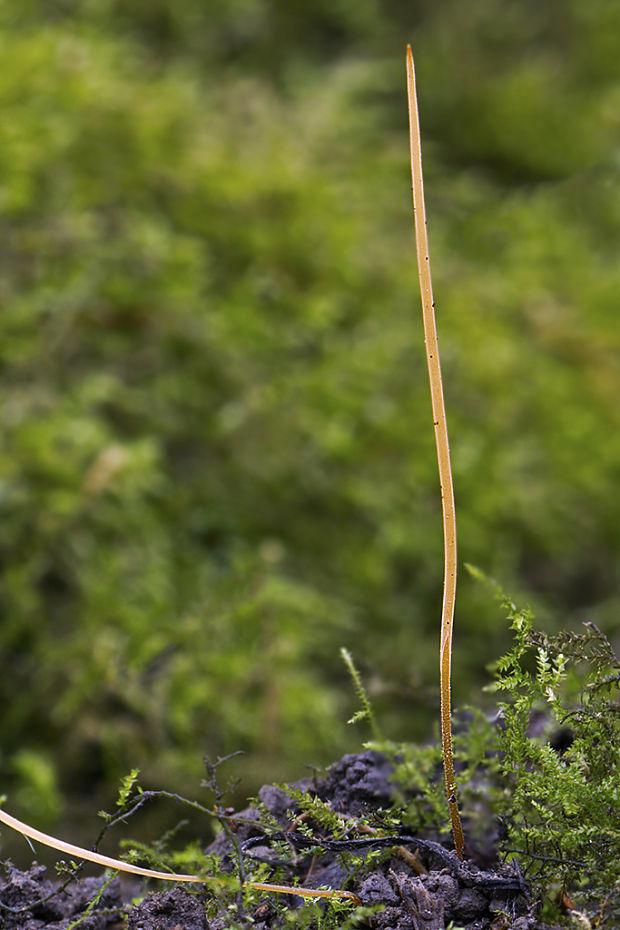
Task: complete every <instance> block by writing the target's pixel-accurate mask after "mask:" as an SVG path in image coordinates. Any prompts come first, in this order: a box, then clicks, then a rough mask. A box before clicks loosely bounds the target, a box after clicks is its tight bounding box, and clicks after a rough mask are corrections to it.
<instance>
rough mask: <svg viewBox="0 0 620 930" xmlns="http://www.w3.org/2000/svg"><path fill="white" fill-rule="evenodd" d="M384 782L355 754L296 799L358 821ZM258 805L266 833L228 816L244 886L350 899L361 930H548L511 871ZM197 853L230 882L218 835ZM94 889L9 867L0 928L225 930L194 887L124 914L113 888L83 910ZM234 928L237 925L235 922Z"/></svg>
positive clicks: (275, 904) (272, 905)
mask: <svg viewBox="0 0 620 930" xmlns="http://www.w3.org/2000/svg"><path fill="white" fill-rule="evenodd" d="M390 775H391V767H390V764H389V762H388V761H387V760H386V759H385V758H384V757H382V756H380V755H379V754H377V753H374V752H364V753H361V754H359V755H349V756H345V757H344V758H343V759H341V760H340V761H339V762H337V763H335V764H334V765H332V766H331V767H330V769H328V772H327V775H326V777H325V778H322V779H306V780H305V781H303V782H299V783H298V784H297V786H296V787H298V788H302V789H303V790H304V791H306V792H307V793H309V794H310V795H314V796H316V797H318V798H319V799H321V800H322V801H328V802H329V804H330V807H331V809H332V810H333V811H335V812H337V813H339V814H345V815H347V816H348V817H351V818H356V817H359V816H361V815H365V816H366V817H368V815H369V813H370V814H371V813H372V812H373V811H377V810H379V809H387V808H389V807H390V805H391V802H392V788H391V784H390ZM259 798H260V800H261V802H262V804H263V805H264V808H265V809H266V811H268V812H269V815H270V819H271V824H270V825H269V826H267V825H266V816H265V810H263V811H260V810H258V809H257V808H255V807H248V808H247V809H246V810H244V811H242V812H240V814H239V815H238V816H239V821H241V822H238V823H236V826H235V843H236V846H237V854H239V853H241V854H242V855H243V858H244V862H245V867H246V869H247V871H248V872H249V873H250V874H251V872H252V867H253V865H255V864H256V863H257V862H260V863H268V864H270V865H277V866H278V867H279V868H280V870H282V869H283V868H284V870H285V873H286V878H285V880H286V883H287V884H291V883H294V882H295V881H297V882H298V883H300V884H303V885H304V886H305V887H307V888H308V887H309V888H312V887H328V888H334V889H336V888H340V889H346V890H348V891H352V892H354V893H355V894H356V895H357V896H358V897H359V899H360V901H361V902H362V904H363V905H380V906H381V907H380V908H378V909H377V910H376V912H375V913H373V914H372V915H371V916H369V917H368V918H366V925H367V926H369V927H371V928H373V930H444V928H446V927H447V926H448V925H449V924H450V922H451V921H453V922H454V927H455V928H463V930H509V928H510V930H551V928H548V927H547V928H546V925H544V924H543V923H541V922H540V921H539V919H538V917H537V914H536V904H535V901H534V900H533V897H532V895H531V892H530V889H529V888H528V886H527V885H526V883H525V882H524V881H523V878H522V876H521V874H520V872H519V871H518V867H517V866H516V865H515V864H514V863H513V864H510V865H506V864H504V865H501V864H496V865H495V866H493V867H490V866H487V867H486V868H482V867H480V866H479V865H476V864H475V863H474V862H473V861H472V860H471V859H469V860H467V861H466V862H465V863H461V862H459V860H458V858H457V856H456V854H455V853H454V852H451V851H450V850H449V849H448V848H446V847H445V846H443V845H441V844H440V843H439V842H437V840H436V838H429V837H421V836H413V835H409V834H408V833H407V831H406V830H404V829H402V830H399V831H398V832H396V833H395V834H394V835H391V836H389V837H386V836H385V830H382V831H381V834H382V835H378V834H377V835H374V834H373V833H372V832H370V833H360V832H359V831H355V832H352V835H351V838H350V839H347V838H345V839H339V840H337V841H336V840H333V839H331V838H329V837H328V834H326V835H325V836H321V833H320V829H321V828H320V827H319V826H318V825H316V824H314V826H313V825H312V823H311V821H310V820H309V819H308V818H307V815H306V819H305V820H304V818H303V817H299V813H300V811H299V809H298V808H297V806H296V804H295V802H294V801H292V800H291V798H290V797H289V796H288V795H287V794H285V793H284V791H282V790H281V789H280V788H277V787H275V786H273V785H266V786H265V787H263V788H262V789H261V791H260V793H259ZM278 827H279V828H280V830H278ZM310 827H313V829H309V828H310ZM283 843H286V846H287V848H288V849H289V851H291V852H292V853H293V855H292V856H291V855H289V856H288V857H287V858H286V859H283V858H282V844H283ZM319 843H320V845H319ZM207 852H209V853H213V854H216V855H218V856H220V857H222V866H223V869H224V870H225V871H226V870H228V871H230V872H231V873H234V872H235V871H236V864H235V863H236V859H235V853H234V850H233V849H232V845H231V842H230V840H229V839H228V838H227V837H226V835H225V834H224V833H222V834H220V836H219V837H218V838H217V839H216V840H215V842H214V843H212V844H211V846H210V847H209V849H208V850H207ZM485 857H486V858H487V859H488V849H486V850H485ZM480 861H483V860H482V859H480ZM264 880H265V881H269V877H267V878H265V879H264ZM279 883H282V871H280V873H279ZM104 884H105V882H104V879H95V878H87V879H83V880H80V881H75V882H73V883H72V884H71V885H69V886H68V887H67V888H66V889H64V890H62V891H59V892H57V893H55V894H54V888H55V886H54V883H52V882H51V881H50V880H48V879H46V877H45V869H44V868H43V867H41V866H37V865H34V866H33V867H32V868H31V869H30V870H29V871H28V872H19V871H17V870H15V869H13V868H12V867H11V866H10V865H9V866H7V875H6V878H5V879H4V880H3V881H0V906H1V908H2V910H0V928H2V930H18V928H19V930H43V928H46V930H69V928H71V930H72V928H73V927H74V926H75V927H76V928H77V927H79V928H80V930H113V928H114V930H121V928H123V930H125V928H126V930H227V928H229V927H230V926H231V919H230V914H229V913H228V912H227V911H224V910H222V911H220V912H219V913H218V912H217V908H216V912H215V913H213V911H214V905H213V898H212V896H210V895H209V892H206V891H201V890H197V889H196V887H192V889H191V890H189V889H188V888H187V887H186V886H181V885H176V886H174V887H172V888H171V889H168V890H166V891H162V892H158V893H150V894H146V896H145V897H144V898H143V900H142V901H141V903H139V904H137V905H135V906H133V907H129V906H127V905H126V906H125V907H123V901H122V894H121V885H120V882H119V880H118V878H115V879H113V880H112V881H108V883H107V886H106V887H105V888H104V889H103V891H102V892H101V894H100V898H99V899H98V900H96V901H95V902H94V903H92V902H93V901H94V899H96V897H97V894H98V893H99V892H100V891H101V889H102V887H103V885H104ZM57 885H58V883H56V886H57ZM198 889H200V886H198ZM205 903H208V904H209V908H208V911H207V910H206V909H205ZM89 905H90V909H88V908H89ZM308 906H309V905H308V904H307V903H306V902H304V900H303V899H302V898H300V897H299V896H297V895H295V896H293V895H285V896H283V895H273V894H266V895H265V896H264V898H262V899H261V900H259V901H258V903H257V905H256V906H255V907H254V908H253V910H252V912H251V913H248V914H246V915H245V916H246V917H247V918H250V919H249V920H248V921H247V926H248V927H253V928H254V930H276V928H277V927H279V926H280V925H283V919H282V911H283V908H288V909H291V910H294V909H298V908H303V907H308ZM310 906H311V907H312V906H313V905H310ZM314 906H315V907H316V905H314ZM320 906H322V907H324V906H325V905H324V904H323V905H320ZM207 912H208V913H209V914H210V916H209V917H207ZM80 918H81V919H80ZM236 920H237V923H238V924H239V923H242V922H243V916H242V917H239V916H237V918H236Z"/></svg>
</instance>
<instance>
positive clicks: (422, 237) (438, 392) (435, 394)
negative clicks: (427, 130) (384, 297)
mask: <svg viewBox="0 0 620 930" xmlns="http://www.w3.org/2000/svg"><path fill="white" fill-rule="evenodd" d="M407 95H408V100H409V141H410V148H411V177H412V181H413V217H414V224H415V243H416V252H417V258H418V276H419V279H420V294H421V296H422V317H423V321H424V342H425V344H426V361H427V364H428V376H429V380H430V388H431V406H432V409H433V423H434V426H435V444H436V446H437V464H438V466H439V483H440V486H441V505H442V512H443V536H444V582H443V606H442V611H441V642H440V648H439V678H440V691H441V748H442V751H443V765H444V773H445V778H446V794H447V798H448V807H449V810H450V819H451V821H452V834H453V836H454V845H455V847H456V851H457V854H458V856H459V859H462V858H463V846H464V844H465V840H464V837H463V828H462V826H461V818H460V816H459V808H458V800H457V796H456V780H455V777H454V760H453V756H452V719H451V716H452V713H451V706H450V671H451V657H452V626H453V622H454V601H455V597H456V522H455V511H454V489H453V486H452V468H451V465H450V446H449V444H448V426H447V423H446V408H445V404H444V398H443V383H442V380H441V366H440V364H439V347H438V344H437V326H436V323H435V302H434V300H433V286H432V281H431V269H430V259H429V254H428V236H427V232H426V210H425V207H424V185H423V181H422V148H421V144H420V122H419V117H418V102H417V97H416V89H415V71H414V67H413V55H412V53H411V46H410V45H408V46H407Z"/></svg>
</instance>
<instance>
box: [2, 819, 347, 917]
mask: <svg viewBox="0 0 620 930" xmlns="http://www.w3.org/2000/svg"><path fill="white" fill-rule="evenodd" d="M0 823H3V824H4V825H5V826H7V827H10V828H11V830H16V831H17V832H18V833H21V835H22V836H27V837H29V838H30V839H32V840H36V841H37V842H38V843H42V844H43V845H44V846H49V847H50V848H51V849H57V850H58V851H59V852H64V853H66V854H67V855H68V856H75V857H76V858H77V859H86V860H87V861H88V862H95V863H96V864H97V865H103V866H105V867H106V868H108V869H115V870H116V871H117V872H130V873H131V874H132V875H142V876H144V877H145V878H157V879H159V881H165V882H198V883H200V882H203V883H204V882H205V881H206V879H205V877H202V878H201V877H200V876H198V875H184V874H177V873H172V872H157V871H156V870H155V869H143V868H142V866H140V865H132V864H131V863H130V862H123V861H122V860H121V859H112V858H111V857H110V856H103V855H101V853H98V852H95V851H94V850H92V849H84V848H83V847H82V846H74V845H73V843H65V841H64V840H58V839H56V837H54V836H49V834H47V833H42V832H41V830H37V829H35V827H30V826H29V825H28V824H27V823H22V821H21V820H18V819H17V817H13V816H11V814H7V813H6V811H3V810H1V809H0ZM243 887H244V888H255V889H258V890H259V891H271V892H274V893H276V894H296V895H299V896H300V897H303V898H348V899H349V900H350V901H354V902H355V903H356V904H359V903H360V899H359V898H358V896H357V895H356V894H354V893H353V892H352V891H340V890H339V889H337V890H335V891H318V890H316V889H314V888H298V887H297V886H296V885H271V884H267V883H265V882H243Z"/></svg>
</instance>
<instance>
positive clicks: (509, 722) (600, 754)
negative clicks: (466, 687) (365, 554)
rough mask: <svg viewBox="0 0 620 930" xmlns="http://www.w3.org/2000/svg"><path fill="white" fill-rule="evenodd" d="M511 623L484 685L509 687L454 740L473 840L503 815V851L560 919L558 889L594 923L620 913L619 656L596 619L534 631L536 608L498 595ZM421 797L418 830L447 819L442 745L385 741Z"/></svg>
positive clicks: (403, 780) (406, 783)
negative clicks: (575, 628)
mask: <svg viewBox="0 0 620 930" xmlns="http://www.w3.org/2000/svg"><path fill="white" fill-rule="evenodd" d="M502 600H503V603H504V606H505V608H506V609H507V611H508V616H509V619H510V621H511V627H512V629H513V630H514V631H515V644H514V647H513V649H512V650H511V651H510V652H509V653H507V654H506V655H505V656H503V657H502V658H501V659H500V660H498V661H497V662H496V663H495V675H494V677H495V680H494V682H493V684H492V685H490V686H489V688H488V689H487V690H491V691H494V692H499V693H502V694H503V695H505V700H503V701H501V702H500V704H499V715H498V716H497V717H496V718H495V720H493V721H491V720H489V719H487V718H486V717H485V716H484V715H483V714H481V713H480V711H479V709H475V708H474V709H470V711H469V714H470V716H471V717H472V719H471V722H469V721H468V723H467V724H466V725H465V727H463V728H462V732H461V735H460V736H457V738H456V739H455V757H456V761H457V768H458V773H459V775H458V777H459V784H460V785H461V787H462V796H463V811H464V812H465V816H466V823H465V828H466V836H467V837H468V838H469V839H470V841H471V842H472V845H473V847H474V848H475V847H476V845H477V844H481V845H482V844H484V843H485V842H488V836H489V833H490V832H491V829H492V824H493V823H500V824H501V825H502V833H503V838H502V839H501V841H500V843H499V850H500V852H503V853H505V855H506V856H507V857H508V858H515V857H516V858H517V859H518V861H519V863H520V864H521V866H522V868H523V871H524V874H525V876H526V878H527V879H528V881H530V882H532V883H533V885H534V887H535V888H536V889H537V891H538V893H539V894H540V895H541V897H542V898H543V899H544V900H545V902H546V908H547V910H548V916H549V918H550V919H558V918H559V916H560V913H561V912H560V910H559V909H558V904H559V903H561V901H562V898H561V894H562V892H569V893H570V894H571V895H572V897H573V899H574V904H573V906H574V908H575V909H576V910H579V911H580V913H581V912H583V913H588V912H589V914H590V917H591V918H592V920H595V918H597V919H599V921H600V922H599V923H596V921H595V922H594V923H593V924H592V926H609V927H614V926H616V925H617V922H618V919H620V794H619V792H620V783H619V781H618V770H619V765H620V704H619V702H618V693H619V691H618V683H619V681H620V659H619V658H618V656H617V655H616V654H615V653H614V651H613V648H612V647H611V645H610V643H609V641H608V639H607V638H606V637H605V636H604V635H603V634H602V633H601V631H600V630H599V629H598V628H597V627H596V626H595V625H594V624H592V623H589V624H586V628H585V632H584V633H574V632H566V631H562V632H560V633H557V634H555V635H548V634H545V633H540V632H537V631H535V630H534V629H533V626H532V616H531V612H530V611H529V610H520V609H518V608H517V607H516V606H515V604H513V603H512V602H511V601H509V600H508V599H507V598H505V597H503V598H502ZM383 748H384V749H387V750H388V751H389V752H390V753H391V754H392V755H393V756H394V758H395V759H397V760H398V769H397V780H398V782H399V783H400V784H401V785H402V787H403V790H404V791H406V792H411V791H413V792H414V793H413V798H412V799H411V800H410V801H409V802H408V803H407V804H406V814H405V818H406V820H407V821H408V822H409V823H410V824H411V825H412V826H413V828H414V830H416V831H423V830H424V829H425V828H427V827H429V826H436V825H439V824H440V825H442V828H443V830H444V831H445V832H446V833H448V832H449V830H450V824H449V820H448V817H447V812H446V810H445V794H444V787H443V783H442V779H441V777H440V765H441V748H440V747H439V746H437V745H431V746H428V747H411V746H399V745H392V746H389V745H387V746H384V747H383Z"/></svg>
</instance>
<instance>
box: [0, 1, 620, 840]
mask: <svg viewBox="0 0 620 930" xmlns="http://www.w3.org/2000/svg"><path fill="white" fill-rule="evenodd" d="M275 7H278V8H277V9H276V8H275ZM539 7H540V5H535V4H533V3H530V2H529V0H523V2H521V3H518V4H514V3H508V2H507V0H475V2H474V0H467V2H465V3H463V2H457V0H439V2H432V3H431V2H430V0H429V2H420V4H419V5H418V6H417V7H416V9H415V10H413V11H412V9H411V4H410V3H405V2H404V0H401V2H399V0H390V2H388V3H387V4H385V5H382V7H381V9H379V7H378V5H376V4H375V3H373V2H371V0H362V2H355V3H353V2H343V3H340V4H333V3H331V4H328V3H324V2H321V3H316V4H311V5H308V7H307V8H297V7H293V6H291V5H288V4H279V5H275V4H267V3H265V2H263V0H244V2H243V3H241V2H236V0H235V2H230V3H220V4H215V3H214V4H204V3H203V2H200V0H154V2H149V3H142V2H138V0H113V2H109V0H105V2H104V0H53V2H49V0H45V2H42V0H29V2H24V3H20V4H17V3H15V2H11V0H4V2H2V3H0V37H1V38H2V48H3V67H2V73H1V74H0V110H1V112H2V120H1V121H0V224H1V226H2V242H3V262H2V269H1V271H0V295H1V301H2V305H1V308H0V309H1V312H0V365H1V367H2V392H3V403H2V411H3V412H2V446H1V448H0V508H1V513H0V520H1V524H2V538H1V540H0V564H1V571H2V579H1V589H0V599H1V609H2V625H1V627H0V648H1V650H2V656H3V662H4V668H5V674H4V675H3V678H2V682H1V683H0V694H1V700H2V707H3V738H2V755H1V757H0V768H1V771H2V778H3V790H7V791H8V792H9V794H10V803H11V804H12V803H13V802H15V804H16V807H17V808H18V810H17V813H21V814H22V815H23V816H24V817H25V818H26V819H28V817H27V816H26V815H27V814H28V813H31V812H32V810H33V807H32V799H33V794H36V793H40V790H41V786H45V795H46V796H45V799H43V800H42V801H41V802H40V803H39V806H38V807H37V809H36V819H37V822H38V825H39V826H41V827H46V826H50V825H51V824H52V822H53V821H55V820H57V818H58V816H59V813H60V808H61V804H62V802H61V799H62V798H65V799H74V798H79V796H80V795H84V796H87V797H88V798H89V809H92V806H93V805H92V797H93V795H94V794H95V793H99V794H100V795H101V796H102V801H101V803H103V804H105V803H107V802H108V800H109V798H110V797H111V796H112V792H113V785H114V784H116V783H117V782H118V780H119V778H120V776H121V774H122V773H123V772H126V771H128V770H129V769H131V768H132V767H134V766H137V767H139V768H140V769H141V771H142V772H143V778H144V781H145V784H157V785H161V784H164V785H167V786H169V787H171V788H172V787H174V789H175V790H182V791H185V792H186V793H188V792H189V791H191V786H192V785H194V784H195V781H196V778H197V777H199V770H200V757H201V755H202V754H203V753H204V752H205V751H206V752H209V754H211V755H212V756H213V757H215V756H217V755H223V754H225V753H227V752H231V751H233V750H236V749H239V748H242V749H244V750H246V751H247V756H246V758H245V760H244V761H242V762H241V763H240V764H239V766H238V771H241V772H242V773H243V779H244V780H243V785H242V790H243V791H244V793H248V792H252V791H253V790H255V789H256V788H257V787H258V786H259V785H260V784H261V783H262V782H263V781H274V780H281V779H284V778H287V777H297V775H298V773H299V767H300V765H302V764H303V763H304V762H311V763H325V762H330V761H332V760H333V759H334V758H336V757H337V756H338V755H339V754H340V753H341V752H342V751H344V750H345V749H347V748H352V747H353V746H354V741H353V735H352V733H351V731H350V730H347V727H346V724H345V721H346V719H347V718H348V717H350V716H351V710H350V696H349V692H348V690H347V688H346V670H345V669H344V668H343V667H342V664H341V662H340V660H339V656H338V650H339V648H340V646H341V645H342V644H343V643H344V644H346V645H348V646H349V647H350V648H353V647H354V652H355V657H356V661H358V662H359V663H360V666H361V668H362V670H363V672H364V675H365V678H366V680H367V681H368V690H369V693H370V696H371V698H372V701H373V704H374V706H375V708H376V714H377V718H378V719H379V720H380V721H381V724H382V728H383V730H384V732H386V733H387V734H389V735H390V736H391V737H393V738H394V739H401V738H403V739H408V738H409V737H412V738H414V737H423V736H424V735H425V734H426V732H427V729H428V726H429V720H431V719H433V718H434V716H435V714H436V705H437V692H436V660H435V655H436V643H437V613H438V604H439V602H440V598H441V532H440V522H439V499H438V493H437V489H436V484H437V481H436V475H435V465H434V458H433V451H432V435H431V434H430V431H429V430H428V429H427V428H426V426H427V424H428V422H429V404H428V396H427V375H426V371H425V367H424V364H425V363H424V357H423V353H422V349H421V345H422V342H421V324H420V322H419V319H418V312H417V306H418V297H417V293H416V284H415V270H414V266H413V261H412V233H411V218H410V207H409V181H408V177H407V172H408V165H407V158H406V111H405V103H404V93H403V80H402V54H403V48H404V45H405V42H406V41H408V40H410V41H411V42H412V44H413V46H414V49H415V52H416V66H417V72H418V80H419V86H420V94H421V100H420V106H421V119H422V130H423V138H424V140H425V166H426V174H427V176H426V192H427V198H428V208H429V218H430V219H429V222H430V228H429V231H430V235H431V248H432V250H433V267H434V272H435V290H436V297H437V305H438V325H439V328H440V338H441V344H442V351H443V371H444V378H445V381H446V384H445V390H446V398H447V403H448V407H449V419H450V427H451V432H452V453H453V466H454V472H455V488H456V496H457V506H458V509H459V528H460V551H461V558H462V559H467V560H468V561H472V562H475V563H476V564H480V565H482V566H483V567H484V569H485V570H486V571H487V572H488V573H489V574H492V575H493V576H495V577H499V578H501V579H502V582H503V584H504V585H505V586H506V587H507V588H510V589H511V590H515V591H516V592H518V596H519V598H520V597H521V596H523V597H526V598H528V599H530V600H531V601H532V603H533V604H534V605H535V608H536V610H537V612H538V613H539V615H540V616H542V618H543V622H544V623H545V625H546V626H547V627H548V628H549V629H550V630H552V631H553V630H554V629H557V626H555V624H556V622H557V621H556V620H554V617H559V618H562V619H561V624H562V626H568V627H573V626H576V625H577V623H578V622H580V621H581V620H585V619H592V620H594V621H595V622H596V623H597V624H598V625H599V626H600V627H601V629H604V630H605V631H606V632H607V633H608V634H609V635H610V636H613V634H614V633H615V632H616V631H617V630H618V628H619V621H618V610H617V607H618V591H619V590H620V585H619V584H618V581H619V579H618V569H617V564H616V562H617V559H616V555H615V554H616V553H617V551H618V549H619V547H620V500H619V498H618V495H617V479H618V474H617V463H618V461H620V428H619V427H620V422H619V420H620V409H619V407H618V403H617V383H618V363H617V357H618V347H619V343H620V329H619V323H618V320H619V317H618V313H617V294H618V291H619V287H620V271H619V269H618V262H617V237H618V232H619V231H620V230H619V220H618V217H619V215H620V212H619V210H618V198H619V197H620V193H619V191H620V185H619V183H618V182H619V180H620V178H619V170H618V161H617V151H618V145H619V142H620V124H619V122H618V116H617V113H618V107H617V100H618V93H619V87H620V65H619V62H620V49H619V48H618V42H619V41H620V40H619V39H618V36H620V22H619V19H620V11H619V10H618V8H617V7H616V6H615V5H614V4H610V3H609V2H606V0H591V2H589V3H588V4H584V3H583V2H577V0H568V2H567V0H563V2H562V3H560V2H559V0H551V2H549V3H546V4H544V6H543V8H542V9H541V8H539ZM457 615H458V624H457V628H456V631H455V656H457V655H458V662H457V661H456V660H455V663H454V666H455V667H454V674H455V682H454V692H455V695H454V697H455V704H457V705H462V704H463V703H464V702H465V701H466V700H468V699H471V696H472V692H474V691H475V689H476V688H478V687H479V686H480V685H481V683H482V682H483V681H484V667H485V665H486V663H488V662H489V661H490V660H492V659H493V658H494V657H495V656H497V655H498V654H500V653H501V652H502V651H505V649H506V648H507V647H508V638H507V637H508V632H507V631H506V630H505V629H503V628H502V627H501V625H498V623H497V616H496V612H495V611H494V609H493V608H492V606H490V605H489V604H488V603H487V601H486V599H485V597H484V596H483V595H482V594H481V593H480V592H479V591H478V589H477V588H476V587H475V586H474V585H471V584H470V585H468V584H467V583H466V584H464V585H463V588H462V591H461V593H460V596H459V602H458V604H457ZM412 630H414V631H415V632H414V634H413V635H412ZM412 708H413V709H414V710H412ZM20 791H21V794H20ZM73 803H74V802H73V800H72V801H71V804H73ZM75 803H77V802H75ZM89 836H90V832H89ZM76 839H77V840H79V837H76ZM3 840H4V837H3Z"/></svg>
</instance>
